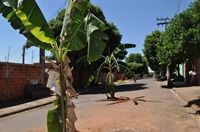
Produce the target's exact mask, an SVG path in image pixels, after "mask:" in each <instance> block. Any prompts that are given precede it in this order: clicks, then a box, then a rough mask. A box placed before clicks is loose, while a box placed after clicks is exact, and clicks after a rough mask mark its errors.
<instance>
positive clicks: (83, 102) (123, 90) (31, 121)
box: [0, 79, 200, 132]
mask: <svg viewBox="0 0 200 132" xmlns="http://www.w3.org/2000/svg"><path fill="white" fill-rule="evenodd" d="M104 91H105V90H104V89H102V90H98V91H93V92H90V93H87V94H84V95H80V96H79V99H74V103H75V105H76V109H75V111H76V114H77V117H78V120H77V122H76V127H77V129H78V130H80V131H81V132H97V131H98V132H125V131H129V132H200V127H199V126H198V123H197V121H196V120H195V117H194V116H193V115H192V114H190V110H189V109H186V108H183V107H182V106H183V105H184V104H183V102H180V101H179V100H178V99H177V98H176V97H175V96H174V95H173V93H172V92H171V91H170V89H167V88H162V87H161V86H160V82H157V81H154V80H153V79H143V80H138V81H137V83H136V84H133V83H127V84H126V85H123V86H118V87H116V97H120V96H124V97H128V98H130V101H129V102H125V103H113V102H112V101H104V99H105V98H106V96H105V92H104ZM53 108H54V106H53V105H47V106H43V107H39V108H36V109H32V110H29V111H25V112H22V113H18V114H15V115H11V116H7V117H5V118H0V132H46V131H47V129H46V115H47V111H48V110H49V109H53Z"/></svg>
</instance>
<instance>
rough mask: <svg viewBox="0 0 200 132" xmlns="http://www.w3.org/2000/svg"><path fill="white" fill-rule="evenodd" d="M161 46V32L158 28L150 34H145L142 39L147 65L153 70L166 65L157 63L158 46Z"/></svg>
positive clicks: (160, 68) (163, 68) (164, 67)
mask: <svg viewBox="0 0 200 132" xmlns="http://www.w3.org/2000/svg"><path fill="white" fill-rule="evenodd" d="M159 46H163V33H162V32H160V31H159V30H155V31H153V32H152V33H151V34H149V35H147V36H146V38H145V41H144V49H143V53H144V56H145V57H146V59H147V62H148V66H149V67H150V68H151V69H152V70H153V71H157V72H159V71H163V70H165V69H166V66H163V65H161V64H159V63H160V62H159V58H158V53H159V52H158V47H159Z"/></svg>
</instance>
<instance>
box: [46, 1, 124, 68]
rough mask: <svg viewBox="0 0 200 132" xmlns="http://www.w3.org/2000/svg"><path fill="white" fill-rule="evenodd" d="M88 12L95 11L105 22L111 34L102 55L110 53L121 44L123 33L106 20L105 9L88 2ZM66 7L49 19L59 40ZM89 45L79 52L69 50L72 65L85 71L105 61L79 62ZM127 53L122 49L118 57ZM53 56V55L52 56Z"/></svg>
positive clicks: (107, 31) (122, 57) (107, 32)
mask: <svg viewBox="0 0 200 132" xmlns="http://www.w3.org/2000/svg"><path fill="white" fill-rule="evenodd" d="M87 12H91V13H93V14H94V15H95V16H97V17H98V18H99V19H100V20H102V21H103V22H104V23H105V27H106V29H105V30H104V33H106V34H107V35H108V36H109V40H106V41H105V42H106V47H105V49H104V51H103V53H102V55H104V56H107V55H109V54H110V53H111V52H112V51H113V50H114V49H115V48H116V47H117V46H119V45H120V44H121V42H120V41H121V38H122V35H121V34H120V32H119V30H118V28H117V27H116V26H115V25H114V23H109V22H107V21H106V19H105V16H104V14H103V11H102V10H101V8H100V7H98V6H94V5H92V4H91V3H89V4H88V10H87V11H86V14H87ZM64 13H65V9H63V10H61V11H60V12H59V13H58V15H57V16H56V18H54V19H52V20H50V21H49V23H48V24H49V27H50V29H51V30H52V32H53V35H54V38H55V39H56V40H57V42H59V35H60V32H61V29H62V21H63V17H64ZM86 51H87V47H85V48H83V49H81V50H79V52H78V53H77V52H73V51H72V52H69V53H68V56H69V58H70V59H71V65H73V66H74V67H76V68H78V69H79V70H83V71H94V70H95V69H97V68H98V67H99V64H101V63H102V62H103V60H102V59H100V60H97V61H96V62H92V63H91V64H90V65H89V64H86V63H78V62H77V60H78V59H79V58H81V57H83V56H85V55H86V53H87V52H86ZM126 54H127V51H126V50H125V51H122V52H120V54H117V55H116V57H117V58H118V59H124V58H125V55H126ZM51 58H52V57H51Z"/></svg>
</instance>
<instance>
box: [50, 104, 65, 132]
mask: <svg viewBox="0 0 200 132" xmlns="http://www.w3.org/2000/svg"><path fill="white" fill-rule="evenodd" d="M62 126H63V125H62V110H61V108H55V109H53V110H49V111H48V113H47V130H48V132H62Z"/></svg>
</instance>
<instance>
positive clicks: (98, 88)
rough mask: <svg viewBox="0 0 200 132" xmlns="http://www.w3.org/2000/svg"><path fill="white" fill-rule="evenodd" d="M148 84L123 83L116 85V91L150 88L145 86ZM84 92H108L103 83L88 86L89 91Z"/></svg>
mask: <svg viewBox="0 0 200 132" xmlns="http://www.w3.org/2000/svg"><path fill="white" fill-rule="evenodd" d="M145 85H146V84H121V85H118V86H115V92H126V91H137V90H144V89H148V87H145ZM84 94H106V92H105V86H104V85H103V84H98V85H96V86H91V87H89V88H88V92H85V93H82V95H84Z"/></svg>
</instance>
